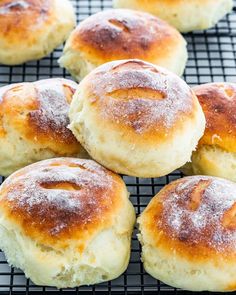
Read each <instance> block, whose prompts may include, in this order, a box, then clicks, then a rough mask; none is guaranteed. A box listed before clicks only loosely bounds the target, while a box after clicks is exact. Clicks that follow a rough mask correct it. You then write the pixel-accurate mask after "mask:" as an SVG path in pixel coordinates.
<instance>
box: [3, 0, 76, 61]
mask: <svg viewBox="0 0 236 295" xmlns="http://www.w3.org/2000/svg"><path fill="white" fill-rule="evenodd" d="M74 26H75V13H74V11H73V7H72V5H71V3H70V1H69V0H19V1H17V0H1V1H0V64H6V65H16V64H21V63H24V62H26V61H30V60H36V59H40V58H42V57H44V56H46V55H47V54H49V53H50V52H51V51H53V49H54V48H56V47H57V46H58V45H60V44H61V43H62V42H63V41H64V40H65V39H66V38H67V36H68V35H69V33H70V31H72V29H73V27H74Z"/></svg>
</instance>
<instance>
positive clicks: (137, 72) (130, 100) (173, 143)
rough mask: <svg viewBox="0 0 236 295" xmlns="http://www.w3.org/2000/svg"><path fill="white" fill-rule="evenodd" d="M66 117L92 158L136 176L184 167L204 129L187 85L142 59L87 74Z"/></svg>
mask: <svg viewBox="0 0 236 295" xmlns="http://www.w3.org/2000/svg"><path fill="white" fill-rule="evenodd" d="M69 117H70V126H69V128H70V129H71V130H72V132H73V133H74V135H75V137H76V138H77V139H78V140H79V142H80V143H81V144H82V145H83V147H84V148H85V149H86V150H87V151H88V153H89V154H90V156H91V157H92V158H93V159H95V160H96V161H97V162H99V163H101V164H102V165H104V166H105V167H107V168H109V169H111V170H113V171H115V172H118V173H121V174H127V175H131V176H137V177H158V176H163V175H166V174H168V173H170V172H172V171H173V170H175V169H177V168H179V167H180V166H182V165H183V164H185V163H186V162H187V161H189V160H190V157H191V154H192V151H193V150H194V149H195V147H196V145H197V143H198V141H199V139H200V138H201V136H202V135H203V132H204V129H205V117H204V114H203V111H202V108H201V106H200V104H199V102H198V99H197V97H196V96H195V94H194V93H193V91H192V90H191V89H190V87H189V86H188V85H187V84H186V83H185V82H184V81H183V80H182V79H180V78H179V77H178V76H176V75H175V74H173V73H171V72H169V71H167V70H165V69H163V68H161V67H158V66H155V65H152V64H150V63H147V62H144V61H141V60H121V61H114V62H110V63H107V64H104V65H102V66H100V67H98V68H97V69H95V70H94V71H93V72H91V73H90V74H89V75H88V76H86V77H85V78H84V80H83V81H82V82H81V83H80V84H79V86H78V88H77V91H76V93H75V95H74V97H73V100H72V103H71V107H70V113H69Z"/></svg>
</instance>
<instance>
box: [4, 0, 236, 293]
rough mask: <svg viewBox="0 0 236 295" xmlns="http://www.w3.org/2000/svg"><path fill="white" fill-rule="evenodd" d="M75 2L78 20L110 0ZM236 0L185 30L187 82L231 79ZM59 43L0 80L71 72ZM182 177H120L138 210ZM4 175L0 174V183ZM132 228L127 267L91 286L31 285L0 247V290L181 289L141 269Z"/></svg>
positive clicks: (235, 62)
mask: <svg viewBox="0 0 236 295" xmlns="http://www.w3.org/2000/svg"><path fill="white" fill-rule="evenodd" d="M72 2H73V3H74V6H75V8H76V14H77V20H78V22H79V21H81V20H83V19H85V18H86V17H88V16H89V15H91V14H93V13H95V12H97V11H100V10H103V9H108V8H111V7H112V3H111V1H110V0H90V1H89V0H77V1H75V0H74V1H72ZM235 11H236V1H235V8H234V11H233V13H232V14H230V15H228V16H226V17H225V18H224V19H223V20H221V21H220V22H219V23H218V24H217V26H216V27H214V28H212V29H210V30H208V31H204V32H202V31H199V32H194V33H190V34H186V35H185V38H186V40H187V41H188V51H189V61H188V64H187V68H186V70H185V73H184V79H185V80H186V82H187V83H189V84H190V85H195V84H200V83H206V82H214V81H228V82H236V14H235ZM61 51H62V47H60V48H58V49H56V50H55V51H54V52H53V53H52V54H50V55H49V56H47V57H46V58H44V59H42V60H40V61H35V62H29V63H27V64H24V65H20V66H15V67H7V66H0V86H1V85H6V84H10V83H16V82H22V81H35V80H38V79H45V78H48V77H62V76H63V77H65V78H69V77H70V75H69V74H68V73H66V71H65V70H63V69H60V68H59V67H58V64H57V59H58V57H59V56H60V55H61ZM179 177H181V174H180V172H178V171H176V172H174V173H171V174H170V175H168V176H166V177H162V178H158V179H139V178H133V177H124V180H125V182H126V184H127V187H128V190H129V192H130V193H131V201H132V202H133V204H134V206H135V209H136V212H137V214H140V213H141V212H142V210H143V209H144V208H145V206H146V205H147V204H148V202H149V201H150V199H151V198H152V197H153V196H154V195H155V194H156V193H157V192H158V191H159V190H160V189H161V188H162V187H163V186H164V185H166V184H167V183H169V182H170V181H172V180H174V179H177V178H179ZM2 181H3V179H2V178H1V177H0V183H1V182H2ZM136 232H137V230H135V232H134V235H133V239H132V254H131V261H130V264H129V267H128V269H127V271H126V272H125V273H124V274H123V275H122V276H121V277H120V278H118V279H116V280H113V281H111V282H107V283H103V284H100V285H96V286H91V287H80V288H75V289H69V290H68V289H67V290H56V289H55V288H50V287H38V286H34V285H33V283H31V282H30V280H28V279H26V278H25V276H24V274H23V273H22V272H21V271H20V270H17V269H15V268H13V267H10V266H9V265H8V264H7V262H6V259H5V257H4V254H3V253H2V252H0V293H1V294H48V293H50V294H88V293H89V294H94V295H96V294H142V295H145V294H160V293H165V294H170V293H171V294H175V293H177V292H181V293H186V294H187V292H183V291H179V290H176V289H174V288H171V287H168V286H166V285H164V284H163V283H161V282H159V281H157V280H155V279H153V278H151V277H150V276H149V275H148V274H146V273H145V271H144V269H143V266H142V263H141V261H140V245H139V243H138V241H137V238H136Z"/></svg>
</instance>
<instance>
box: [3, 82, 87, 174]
mask: <svg viewBox="0 0 236 295" xmlns="http://www.w3.org/2000/svg"><path fill="white" fill-rule="evenodd" d="M76 86H77V84H76V83H75V82H72V81H70V80H65V79H48V80H41V81H38V82H33V83H19V84H12V85H9V86H4V87H2V88H0V175H4V176H7V175H9V174H11V173H12V172H14V171H16V170H17V169H19V168H21V167H23V166H26V165H28V164H30V163H33V162H36V161H39V160H43V159H46V158H52V157H56V156H72V155H73V156H78V157H87V156H88V155H87V153H86V152H85V150H84V149H83V148H82V147H81V145H80V144H79V143H78V142H77V140H76V139H75V137H74V136H73V134H72V133H71V131H70V130H69V129H68V128H67V126H68V124H69V118H68V111H69V104H70V102H71V100H72V96H73V94H74V92H75V89H76Z"/></svg>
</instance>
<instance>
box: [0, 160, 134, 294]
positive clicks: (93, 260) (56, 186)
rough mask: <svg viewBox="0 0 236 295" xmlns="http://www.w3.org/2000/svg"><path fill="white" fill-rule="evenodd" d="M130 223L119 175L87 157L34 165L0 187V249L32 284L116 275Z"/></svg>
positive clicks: (125, 254) (124, 260)
mask: <svg viewBox="0 0 236 295" xmlns="http://www.w3.org/2000/svg"><path fill="white" fill-rule="evenodd" d="M134 221H135V212H134V208H133V206H132V204H131V202H130V201H129V199H128V192H127V189H126V186H125V184H124V182H123V180H122V179H121V177H120V176H118V175H116V174H114V173H113V172H111V171H109V170H107V169H105V168H103V167H102V166H100V165H99V164H97V163H95V162H94V161H90V160H81V159H74V158H56V159H51V160H45V161H42V162H38V163H35V164H32V165H30V166H28V167H25V168H23V169H21V170H19V171H17V172H16V173H14V174H12V175H11V176H10V177H9V178H8V179H7V180H6V181H5V182H4V183H3V185H2V186H1V188H0V248H1V249H2V250H3V251H4V252H5V254H6V258H7V260H8V262H9V263H10V264H11V265H14V266H16V267H19V268H21V269H22V270H23V271H24V272H25V274H26V276H27V277H29V278H30V279H31V280H32V281H33V282H34V283H35V284H38V285H49V286H56V287H58V288H66V287H75V286H80V285H90V284H95V283H100V282H102V281H107V280H111V279H114V278H116V277H118V276H119V275H120V274H121V273H123V272H124V271H125V269H126V267H127V265H128V262H129V257H130V241H131V234H132V229H133V225H134Z"/></svg>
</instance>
